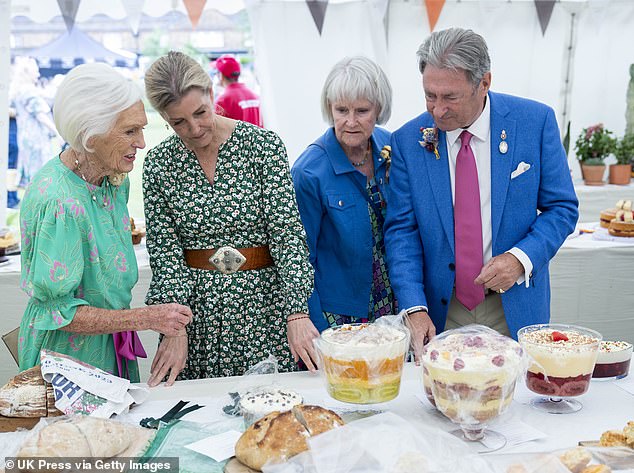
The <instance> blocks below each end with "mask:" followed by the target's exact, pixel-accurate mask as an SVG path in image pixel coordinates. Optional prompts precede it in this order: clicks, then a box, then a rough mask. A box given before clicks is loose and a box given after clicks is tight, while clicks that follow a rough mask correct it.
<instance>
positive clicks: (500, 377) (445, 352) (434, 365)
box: [422, 325, 526, 452]
mask: <svg viewBox="0 0 634 473" xmlns="http://www.w3.org/2000/svg"><path fill="white" fill-rule="evenodd" d="M422 361H423V385H424V387H425V394H426V395H427V398H428V399H429V400H430V402H431V403H432V404H433V405H435V406H436V408H437V409H438V410H439V411H440V412H442V413H443V414H444V415H445V416H446V417H448V418H449V419H450V420H451V421H452V422H454V423H456V424H458V425H460V429H461V430H460V431H456V432H453V433H454V435H457V436H459V437H461V438H463V439H464V440H467V441H476V442H477V445H476V444H474V445H475V447H474V448H476V449H477V450H478V451H479V452H485V451H493V450H497V449H499V448H502V447H503V446H504V445H505V444H506V439H505V438H504V436H503V435H501V434H499V433H497V432H494V431H491V430H487V426H488V424H489V423H490V422H491V421H492V420H493V419H495V418H497V417H498V416H499V415H500V414H502V413H503V412H504V411H506V409H507V408H508V407H509V405H510V404H511V401H512V400H513V394H514V391H515V383H516V382H517V379H518V378H519V377H520V375H521V374H522V373H523V371H524V369H525V366H526V362H525V356H524V354H523V351H522V348H521V347H520V345H519V344H518V343H517V342H516V341H515V340H513V339H511V338H509V337H505V336H503V335H500V334H499V333H498V332H496V331H494V330H491V329H490V328H488V327H484V326H482V325H468V326H466V327H461V328H458V329H454V330H447V331H446V332H443V333H441V334H440V335H438V336H436V337H434V338H433V339H432V340H431V342H429V344H428V345H426V347H425V349H424V350H423V357H422Z"/></svg>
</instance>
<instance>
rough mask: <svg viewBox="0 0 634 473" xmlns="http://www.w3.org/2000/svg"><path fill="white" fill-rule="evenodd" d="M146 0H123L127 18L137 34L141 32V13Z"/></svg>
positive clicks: (133, 31)
mask: <svg viewBox="0 0 634 473" xmlns="http://www.w3.org/2000/svg"><path fill="white" fill-rule="evenodd" d="M144 4H145V0H121V5H123V9H124V10H125V16H126V20H127V21H128V25H129V26H130V29H131V30H132V33H134V35H135V36H136V35H137V34H139V25H140V24H141V14H142V13H143V5H144Z"/></svg>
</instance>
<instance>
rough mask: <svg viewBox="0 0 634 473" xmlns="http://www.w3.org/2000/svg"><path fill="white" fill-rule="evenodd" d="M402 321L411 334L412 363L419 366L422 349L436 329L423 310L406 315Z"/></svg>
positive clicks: (433, 335)
mask: <svg viewBox="0 0 634 473" xmlns="http://www.w3.org/2000/svg"><path fill="white" fill-rule="evenodd" d="M403 320H404V321H405V325H406V326H407V328H409V331H410V332H411V334H412V340H411V342H410V344H411V346H412V348H413V349H414V361H415V362H416V365H417V366H418V365H420V357H421V354H422V352H423V347H424V346H425V344H426V343H428V342H429V340H431V339H432V338H434V337H435V336H436V327H435V325H434V323H433V322H432V321H431V319H430V318H429V314H428V313H427V312H426V311H424V310H419V311H416V312H412V313H411V314H409V315H406V316H405V317H404V319H403Z"/></svg>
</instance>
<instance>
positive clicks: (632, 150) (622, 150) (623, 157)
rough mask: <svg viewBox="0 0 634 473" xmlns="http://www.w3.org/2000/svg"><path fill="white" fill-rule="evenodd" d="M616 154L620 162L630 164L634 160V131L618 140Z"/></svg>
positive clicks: (617, 160)
mask: <svg viewBox="0 0 634 473" xmlns="http://www.w3.org/2000/svg"><path fill="white" fill-rule="evenodd" d="M614 156H616V162H617V163H618V164H630V163H631V162H632V161H634V133H628V134H626V135H625V136H624V137H623V138H621V139H620V140H618V143H617V144H616V149H615V150H614Z"/></svg>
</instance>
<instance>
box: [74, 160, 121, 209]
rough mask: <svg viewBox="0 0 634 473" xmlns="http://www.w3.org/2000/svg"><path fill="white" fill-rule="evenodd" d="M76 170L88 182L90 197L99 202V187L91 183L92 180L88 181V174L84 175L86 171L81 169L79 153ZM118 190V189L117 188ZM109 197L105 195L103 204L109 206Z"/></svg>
mask: <svg viewBox="0 0 634 473" xmlns="http://www.w3.org/2000/svg"><path fill="white" fill-rule="evenodd" d="M75 170H76V171H77V172H78V173H79V176H80V177H81V178H82V179H83V181H84V182H85V183H86V187H88V192H90V198H91V199H92V200H93V202H97V196H96V195H95V194H96V193H97V189H98V187H97V186H95V185H94V184H91V183H90V182H88V179H86V176H85V175H84V172H83V171H82V170H81V165H80V164H79V158H78V157H77V155H75ZM115 192H116V190H115ZM108 201H109V199H108V197H107V196H106V195H104V196H103V206H104V207H107V206H108V203H109V202H108Z"/></svg>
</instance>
